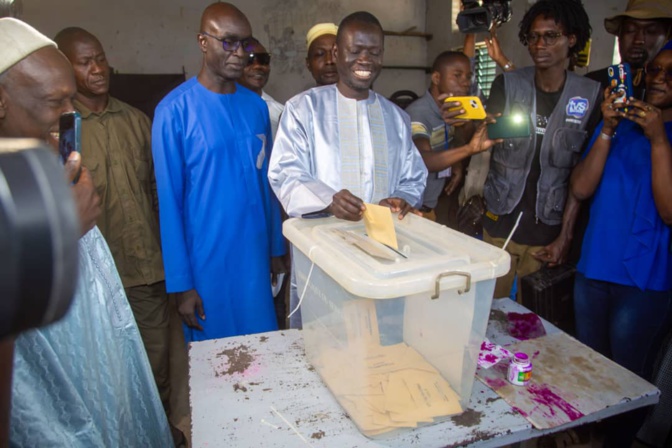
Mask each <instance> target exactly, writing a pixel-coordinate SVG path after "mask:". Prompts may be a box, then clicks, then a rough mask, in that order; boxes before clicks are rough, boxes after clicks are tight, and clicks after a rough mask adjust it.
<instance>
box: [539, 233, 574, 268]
mask: <svg viewBox="0 0 672 448" xmlns="http://www.w3.org/2000/svg"><path fill="white" fill-rule="evenodd" d="M570 242H571V240H570V239H567V238H564V237H563V236H562V235H561V236H559V237H557V238H556V239H555V241H553V242H552V243H551V244H549V245H548V246H546V247H544V248H542V249H540V250H538V251H537V252H534V253H533V254H532V256H533V257H534V258H536V259H537V260H539V261H541V262H543V263H548V266H549V267H553V266H558V265H560V264H563V263H564V262H565V261H567V253H568V252H569V248H570V244H569V243H570Z"/></svg>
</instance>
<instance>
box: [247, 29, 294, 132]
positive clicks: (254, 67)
mask: <svg viewBox="0 0 672 448" xmlns="http://www.w3.org/2000/svg"><path fill="white" fill-rule="evenodd" d="M270 74H271V54H270V53H268V52H267V51H266V48H264V46H263V45H261V43H260V42H259V41H258V40H256V39H255V40H254V45H253V46H252V51H251V52H250V53H249V54H248V55H247V65H245V68H244V69H243V75H242V76H241V77H240V79H239V80H238V82H239V83H240V84H242V85H243V86H245V87H247V88H248V89H250V90H251V91H253V92H254V93H256V94H257V95H261V99H262V100H264V101H265V102H266V105H267V106H268V113H269V115H270V118H271V131H272V133H273V138H275V134H276V132H277V131H278V122H279V121H280V114H282V110H283V109H284V108H285V106H283V105H282V103H279V102H278V101H276V100H275V99H274V98H273V97H272V96H271V95H269V94H268V93H266V92H264V86H265V85H266V83H267V82H268V76H269V75H270Z"/></svg>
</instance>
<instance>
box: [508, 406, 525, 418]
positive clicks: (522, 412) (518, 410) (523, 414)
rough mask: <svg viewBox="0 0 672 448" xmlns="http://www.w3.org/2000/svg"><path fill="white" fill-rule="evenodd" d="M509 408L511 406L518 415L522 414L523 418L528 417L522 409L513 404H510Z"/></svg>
mask: <svg viewBox="0 0 672 448" xmlns="http://www.w3.org/2000/svg"><path fill="white" fill-rule="evenodd" d="M511 408H512V409H513V410H514V411H516V412H517V413H519V414H520V415H522V416H523V417H525V418H527V417H528V414H527V412H525V411H523V410H522V409H520V408H517V407H515V406H511Z"/></svg>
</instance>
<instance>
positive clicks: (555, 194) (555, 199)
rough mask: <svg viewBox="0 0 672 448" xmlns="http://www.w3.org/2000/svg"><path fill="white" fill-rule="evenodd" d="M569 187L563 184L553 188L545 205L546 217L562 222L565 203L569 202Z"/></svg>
mask: <svg viewBox="0 0 672 448" xmlns="http://www.w3.org/2000/svg"><path fill="white" fill-rule="evenodd" d="M567 188H568V185H567V184H566V183H565V184H562V185H560V186H558V187H554V188H552V189H551V190H550V191H549V192H548V196H546V201H545V203H544V215H543V216H544V217H545V218H546V219H550V220H554V221H562V215H563V212H564V211H565V202H567Z"/></svg>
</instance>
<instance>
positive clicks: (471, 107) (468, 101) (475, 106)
mask: <svg viewBox="0 0 672 448" xmlns="http://www.w3.org/2000/svg"><path fill="white" fill-rule="evenodd" d="M444 102H446V103H448V102H450V103H453V102H458V103H460V106H459V107H455V108H453V109H452V110H455V109H464V113H463V114H461V115H458V116H456V117H455V118H462V119H466V120H484V119H485V108H484V107H483V103H481V99H480V98H479V97H477V96H451V97H448V98H446V99H445V100H444Z"/></svg>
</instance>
